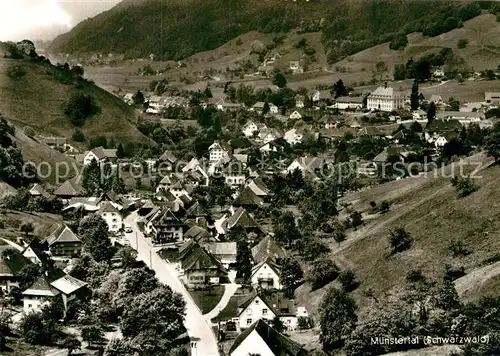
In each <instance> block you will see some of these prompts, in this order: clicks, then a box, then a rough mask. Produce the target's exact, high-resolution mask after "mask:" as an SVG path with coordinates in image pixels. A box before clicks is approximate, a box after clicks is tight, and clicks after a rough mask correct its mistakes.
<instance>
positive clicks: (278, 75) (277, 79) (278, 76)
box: [272, 69, 287, 89]
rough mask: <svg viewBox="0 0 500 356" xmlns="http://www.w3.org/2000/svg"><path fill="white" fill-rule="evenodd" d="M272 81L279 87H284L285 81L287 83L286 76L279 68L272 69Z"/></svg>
mask: <svg viewBox="0 0 500 356" xmlns="http://www.w3.org/2000/svg"><path fill="white" fill-rule="evenodd" d="M272 83H273V84H274V85H276V86H277V87H278V88H280V89H281V88H284V87H286V83H287V81H286V78H285V76H284V75H283V73H282V72H281V71H280V70H279V69H275V70H274V76H273V82H272Z"/></svg>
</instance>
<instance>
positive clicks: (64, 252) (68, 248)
mask: <svg viewBox="0 0 500 356" xmlns="http://www.w3.org/2000/svg"><path fill="white" fill-rule="evenodd" d="M43 242H46V243H47V244H48V246H49V252H50V254H51V255H52V256H64V257H77V256H79V255H80V253H81V251H82V241H81V240H80V239H79V238H78V237H77V236H76V235H75V233H74V232H73V231H71V229H70V228H69V227H68V226H66V225H64V224H63V225H61V226H59V227H58V228H57V229H56V230H55V231H54V232H53V233H52V234H51V235H49V236H48V237H47V238H46V239H45V240H44V241H43Z"/></svg>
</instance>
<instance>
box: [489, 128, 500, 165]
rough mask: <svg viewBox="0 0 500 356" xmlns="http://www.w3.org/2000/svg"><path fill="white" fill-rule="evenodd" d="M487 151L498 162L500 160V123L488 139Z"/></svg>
mask: <svg viewBox="0 0 500 356" xmlns="http://www.w3.org/2000/svg"><path fill="white" fill-rule="evenodd" d="M486 150H487V151H488V154H489V155H490V156H492V157H494V158H495V161H496V162H498V160H499V159H500V123H497V124H496V125H495V126H494V127H493V129H492V130H491V133H490V134H489V135H488V137H487V138H486Z"/></svg>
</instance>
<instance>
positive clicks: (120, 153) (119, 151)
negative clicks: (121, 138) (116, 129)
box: [116, 142, 125, 158]
mask: <svg viewBox="0 0 500 356" xmlns="http://www.w3.org/2000/svg"><path fill="white" fill-rule="evenodd" d="M116 157H117V158H123V157H125V150H124V149H123V145H122V143H121V142H120V143H119V144H118V146H117V147H116Z"/></svg>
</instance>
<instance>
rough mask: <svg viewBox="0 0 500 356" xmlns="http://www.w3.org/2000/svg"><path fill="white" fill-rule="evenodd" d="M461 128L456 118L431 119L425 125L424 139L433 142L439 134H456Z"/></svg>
mask: <svg viewBox="0 0 500 356" xmlns="http://www.w3.org/2000/svg"><path fill="white" fill-rule="evenodd" d="M461 130H462V125H461V124H460V122H459V121H458V120H432V121H430V122H429V123H428V124H427V126H426V127H425V130H424V132H425V140H426V141H427V142H429V143H434V141H435V140H436V139H437V138H438V137H439V136H440V135H443V134H446V135H451V134H457V135H458V134H459V133H460V131H461Z"/></svg>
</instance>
